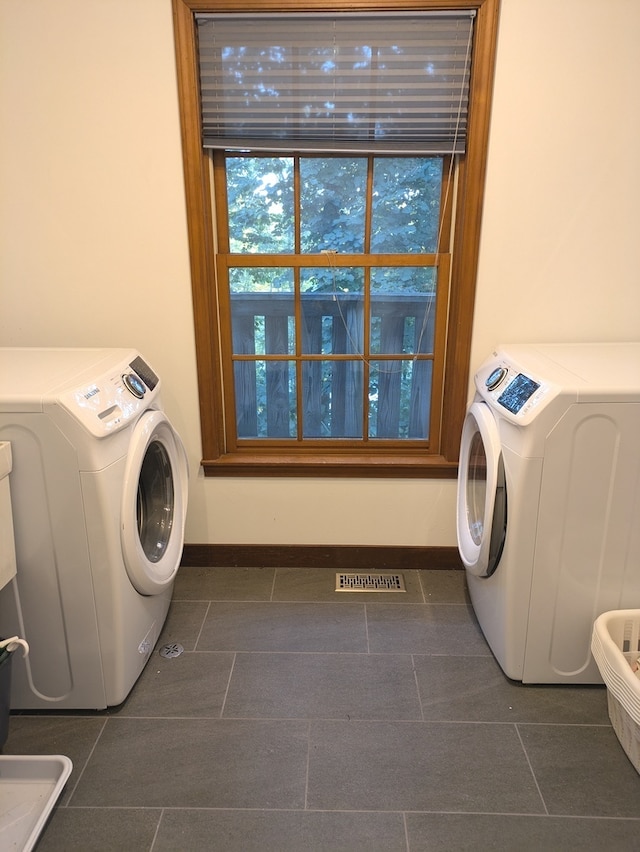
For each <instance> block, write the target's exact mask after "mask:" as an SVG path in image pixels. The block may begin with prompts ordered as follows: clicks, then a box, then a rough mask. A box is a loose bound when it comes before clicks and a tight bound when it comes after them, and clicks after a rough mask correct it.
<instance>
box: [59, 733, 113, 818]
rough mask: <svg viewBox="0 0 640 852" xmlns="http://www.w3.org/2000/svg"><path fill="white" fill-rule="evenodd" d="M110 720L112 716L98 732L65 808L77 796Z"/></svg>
mask: <svg viewBox="0 0 640 852" xmlns="http://www.w3.org/2000/svg"><path fill="white" fill-rule="evenodd" d="M110 718H111V717H110V716H107V717H106V718H105V720H104V722H103V724H102V727H101V728H100V730H99V731H98V736H97V737H96V739H95V742H94V743H93V745H92V746H91V748H90V750H89V754H88V755H87V759H86V760H85V762H84V764H83V766H82V769H81V770H80V772H79V773H78V778H77V779H76V783H75V784H74V785H73V789H72V790H70V791H69V797H68V799H67V802H66V804H65V805H64V807H67V805H69V804H70V803H71V802H72V801H73V797H74V796H75V794H76V790H77V789H78V784H79V783H80V782H81V781H82V777H83V775H84V773H85V770H86V768H87V766H88V765H89V761H90V760H91V758H92V757H93V754H94V752H95V750H96V748H97V747H98V743H99V742H100V739H101V738H102V735H103V733H104V730H105V728H106V727H107V722H108V721H109V719H110Z"/></svg>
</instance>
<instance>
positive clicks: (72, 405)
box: [60, 355, 160, 438]
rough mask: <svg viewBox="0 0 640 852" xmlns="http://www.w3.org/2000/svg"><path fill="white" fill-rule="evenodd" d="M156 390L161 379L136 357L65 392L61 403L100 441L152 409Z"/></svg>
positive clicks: (157, 390) (144, 362)
mask: <svg viewBox="0 0 640 852" xmlns="http://www.w3.org/2000/svg"><path fill="white" fill-rule="evenodd" d="M159 390H160V379H159V378H158V376H157V375H156V374H155V373H154V371H153V370H152V369H151V367H150V366H149V365H148V364H147V362H146V361H145V360H144V359H143V358H142V357H140V356H139V355H138V356H136V357H133V358H131V359H127V360H125V361H123V362H122V363H120V364H118V365H115V366H114V368H113V369H112V370H111V371H109V372H107V373H104V374H103V375H102V376H99V377H97V378H95V379H94V380H93V381H91V382H88V383H85V384H82V385H80V386H77V387H74V388H73V389H71V390H68V391H65V392H64V393H62V394H61V396H60V404H61V405H62V406H63V407H64V408H65V409H66V410H67V411H68V412H69V413H70V414H72V415H73V416H74V417H75V418H76V419H77V420H79V421H80V422H81V423H82V425H83V426H84V427H85V428H86V429H87V430H88V431H89V432H90V433H91V434H92V435H95V436H96V437H98V438H100V437H104V436H105V435H108V434H110V433H112V432H115V431H117V430H118V429H122V428H123V427H124V426H126V425H128V424H129V423H130V422H131V420H132V419H134V418H137V417H138V416H139V415H140V414H141V413H142V412H143V411H144V410H145V409H147V408H149V407H150V406H151V403H152V401H153V400H154V399H155V397H156V396H157V395H158V393H159Z"/></svg>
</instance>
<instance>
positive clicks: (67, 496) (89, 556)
mask: <svg viewBox="0 0 640 852" xmlns="http://www.w3.org/2000/svg"><path fill="white" fill-rule="evenodd" d="M160 387H161V383H160V379H159V378H158V376H157V375H156V374H155V373H154V371H153V370H152V369H151V367H150V366H149V364H148V363H147V362H146V361H145V359H144V358H143V357H142V356H141V355H140V354H139V353H138V352H136V351H135V350H127V349H35V348H33V349H32V348H15V349H14V348H10V349H7V348H5V349H0V440H3V441H5V440H6V441H10V442H11V449H12V456H13V470H12V474H11V486H12V487H11V495H12V508H13V521H14V530H15V550H16V563H17V571H16V576H15V577H14V579H13V580H12V581H11V583H10V584H9V585H8V586H6V587H5V588H4V589H3V590H2V591H1V592H0V624H2V625H3V628H2V629H3V631H5V633H6V635H12V634H13V633H16V634H18V635H21V636H24V637H25V638H26V639H27V641H28V642H29V646H30V653H29V655H28V657H26V658H25V659H21V658H20V659H18V658H16V659H15V661H14V665H13V678H12V690H11V696H12V700H11V704H12V707H13V708H14V709H43V708H44V709H62V708H64V709H83V708H91V709H102V708H105V707H108V706H111V705H116V704H120V703H121V702H122V701H123V700H124V699H125V698H126V696H127V695H128V693H129V692H130V690H131V688H132V687H133V685H134V683H135V681H136V680H137V678H138V676H139V675H140V673H141V672H142V670H143V668H144V666H145V663H146V662H147V660H148V659H149V655H150V653H151V651H152V650H153V647H154V645H155V643H156V641H157V639H158V636H159V634H160V630H161V628H162V626H163V623H164V621H165V618H166V615H167V611H168V608H169V603H170V599H171V592H172V587H173V581H174V578H175V575H176V572H177V570H178V567H179V564H180V558H181V554H182V548H183V543H184V524H185V516H186V509H187V485H188V470H187V459H186V454H185V451H184V447H183V444H182V442H181V440H180V438H179V436H178V434H177V433H176V431H175V429H174V428H173V427H172V425H171V423H170V422H169V420H168V419H167V416H166V414H165V413H164V411H163V408H162V403H161V399H160Z"/></svg>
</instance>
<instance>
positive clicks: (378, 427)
mask: <svg viewBox="0 0 640 852" xmlns="http://www.w3.org/2000/svg"><path fill="white" fill-rule="evenodd" d="M431 374H432V362H431V361H413V360H411V361H374V362H372V363H371V372H370V376H369V437H370V438H414V439H425V438H428V437H429V414H430V408H431V405H430V400H431Z"/></svg>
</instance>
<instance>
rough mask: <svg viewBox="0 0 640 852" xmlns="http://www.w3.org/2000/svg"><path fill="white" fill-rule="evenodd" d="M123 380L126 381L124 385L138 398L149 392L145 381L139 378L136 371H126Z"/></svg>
mask: <svg viewBox="0 0 640 852" xmlns="http://www.w3.org/2000/svg"><path fill="white" fill-rule="evenodd" d="M122 381H123V382H124V386H125V387H126V389H127V390H128V391H130V393H132V394H133V395H134V396H135V397H136V398H137V399H142V397H143V396H144V395H145V393H146V392H147V389H146V387H145V386H144V382H143V381H142V379H140V378H138V376H136V375H135V374H134V373H125V374H124V376H123V377H122Z"/></svg>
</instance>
